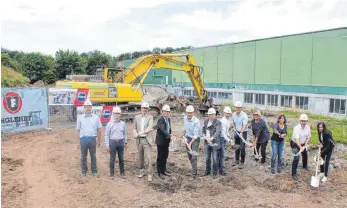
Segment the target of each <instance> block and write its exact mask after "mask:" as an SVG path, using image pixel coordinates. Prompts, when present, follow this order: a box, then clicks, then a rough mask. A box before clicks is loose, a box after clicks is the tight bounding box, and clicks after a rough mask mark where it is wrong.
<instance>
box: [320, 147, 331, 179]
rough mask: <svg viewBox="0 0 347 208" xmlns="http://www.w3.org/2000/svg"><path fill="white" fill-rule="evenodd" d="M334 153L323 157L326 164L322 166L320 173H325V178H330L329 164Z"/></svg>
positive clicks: (328, 153)
mask: <svg viewBox="0 0 347 208" xmlns="http://www.w3.org/2000/svg"><path fill="white" fill-rule="evenodd" d="M332 153H333V152H332V151H331V152H327V153H325V154H322V155H321V156H322V158H323V160H324V164H323V165H321V166H320V172H321V173H324V176H325V177H328V170H329V162H330V157H331V154H332Z"/></svg>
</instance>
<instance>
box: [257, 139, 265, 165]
mask: <svg viewBox="0 0 347 208" xmlns="http://www.w3.org/2000/svg"><path fill="white" fill-rule="evenodd" d="M267 143H268V141H266V142H263V143H257V146H256V148H257V152H258V154H259V150H260V147H261V152H260V154H261V160H260V162H261V163H263V164H264V163H265V161H266V146H267ZM255 153H256V152H255V150H254V154H255ZM255 160H256V161H257V160H258V159H255Z"/></svg>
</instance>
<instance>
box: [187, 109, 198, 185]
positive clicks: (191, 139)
mask: <svg viewBox="0 0 347 208" xmlns="http://www.w3.org/2000/svg"><path fill="white" fill-rule="evenodd" d="M183 121H184V136H185V137H186V138H187V140H188V141H187V143H188V146H189V147H190V149H191V150H193V151H196V152H197V151H198V149H199V144H200V121H199V119H198V118H197V117H195V116H194V107H193V106H191V105H189V106H187V108H186V115H185V116H184V118H183ZM186 149H187V155H188V158H189V161H190V164H191V165H192V175H193V179H195V178H196V176H197V172H198V158H197V156H195V155H194V156H192V155H191V154H190V153H189V152H188V151H189V149H188V147H187V148H186Z"/></svg>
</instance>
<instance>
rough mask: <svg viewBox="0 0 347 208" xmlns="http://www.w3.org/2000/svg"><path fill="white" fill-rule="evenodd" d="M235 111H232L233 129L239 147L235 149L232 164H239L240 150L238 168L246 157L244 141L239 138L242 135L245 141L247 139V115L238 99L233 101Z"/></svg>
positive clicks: (242, 164)
mask: <svg viewBox="0 0 347 208" xmlns="http://www.w3.org/2000/svg"><path fill="white" fill-rule="evenodd" d="M235 107H236V112H234V113H233V116H232V120H233V129H235V144H236V145H239V147H240V148H238V149H236V150H235V161H234V163H233V164H232V166H235V165H237V164H239V161H240V152H241V163H240V164H239V169H242V168H243V167H244V163H245V158H246V143H245V142H244V141H243V140H242V139H241V137H240V136H242V137H243V138H244V139H245V141H247V131H248V127H247V124H248V116H247V114H246V113H245V112H243V111H242V103H241V102H240V101H236V102H235Z"/></svg>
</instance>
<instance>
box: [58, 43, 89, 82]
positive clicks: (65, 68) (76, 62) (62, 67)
mask: <svg viewBox="0 0 347 208" xmlns="http://www.w3.org/2000/svg"><path fill="white" fill-rule="evenodd" d="M55 61H56V63H55V67H54V68H55V70H56V74H57V78H58V79H65V77H66V75H69V74H83V73H85V67H86V61H85V59H83V58H82V57H81V56H80V55H79V54H78V53H77V52H76V51H71V50H65V51H64V50H59V51H57V52H56V53H55Z"/></svg>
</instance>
